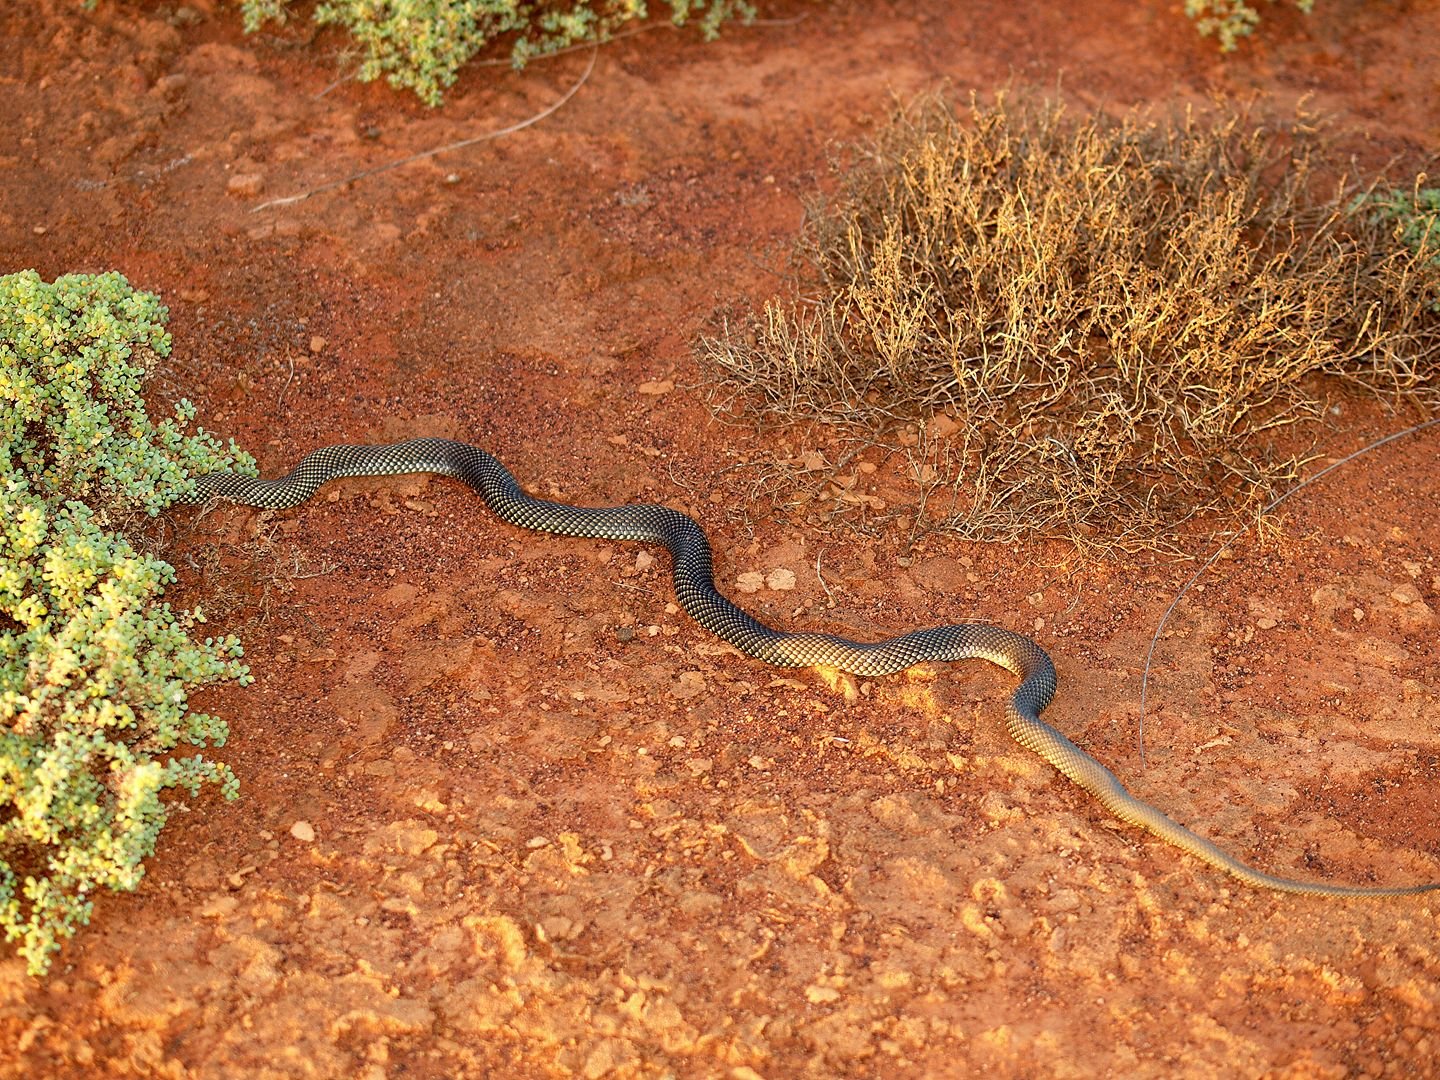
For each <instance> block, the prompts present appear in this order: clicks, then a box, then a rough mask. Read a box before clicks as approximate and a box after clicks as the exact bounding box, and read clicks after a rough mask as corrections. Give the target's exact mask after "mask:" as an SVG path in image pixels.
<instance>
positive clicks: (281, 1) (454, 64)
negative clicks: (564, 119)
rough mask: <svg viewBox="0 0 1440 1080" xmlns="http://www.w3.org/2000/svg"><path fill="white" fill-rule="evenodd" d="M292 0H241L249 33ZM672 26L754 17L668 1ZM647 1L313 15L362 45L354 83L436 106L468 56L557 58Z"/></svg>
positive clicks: (379, 8) (444, 2)
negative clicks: (497, 47) (498, 45)
mask: <svg viewBox="0 0 1440 1080" xmlns="http://www.w3.org/2000/svg"><path fill="white" fill-rule="evenodd" d="M290 3H291V0H241V3H240V8H241V11H242V13H243V15H244V19H245V29H246V30H247V31H254V30H258V29H259V28H260V27H261V26H262V25H263V24H264V23H266V22H267V21H272V20H273V21H277V22H282V21H284V19H285V17H286V13H287V9H288V7H289V5H290ZM666 6H667V7H669V9H670V18H671V21H672V22H674V23H675V24H676V25H677V26H679V25H683V24H685V23H687V22H689V21H691V20H692V19H693V20H697V21H698V24H699V27H700V32H701V33H702V34H703V35H704V36H705V37H706V38H707V39H710V38H713V37H715V36H716V35H717V34H718V33H719V29H720V25H721V24H722V23H724V22H725V21H726V20H727V19H732V18H742V19H751V18H754V15H755V9H754V7H753V6H752V5H751V4H749V3H747V2H746V0H666ZM646 15H647V10H646V3H645V0H562V2H536V0H385V2H383V3H376V2H375V0H324V2H322V3H320V4H319V5H317V6H316V8H315V16H314V17H315V21H316V22H317V23H319V24H321V25H339V26H343V27H345V28H346V29H347V30H348V31H349V32H350V34H351V36H352V37H353V38H354V39H355V41H356V43H357V44H358V45H359V46H360V49H361V54H362V59H361V61H360V69H359V71H358V72H357V77H358V78H359V79H360V80H361V81H362V82H370V81H372V80H374V79H378V78H380V77H382V76H384V77H385V78H386V79H387V80H388V81H389V83H390V85H391V86H394V87H396V88H409V89H411V90H414V91H415V93H416V94H418V95H419V96H420V98H421V99H422V100H423V101H425V102H426V103H427V104H429V105H438V104H440V101H441V99H442V96H443V93H444V90H445V88H446V87H449V86H452V85H454V83H455V79H456V76H457V74H458V72H459V71H460V68H461V67H463V66H464V65H465V63H466V61H468V60H469V59H470V58H471V57H472V56H474V55H475V54H476V53H478V52H479V51H480V50H481V49H483V48H484V47H485V46H486V45H487V44H489V42H491V41H492V40H494V39H495V38H497V37H500V36H502V35H504V34H509V33H515V34H518V37H517V38H516V39H515V43H514V45H513V47H512V48H511V51H510V58H511V61H512V62H513V63H514V64H515V66H516V67H523V66H524V64H525V62H526V61H527V60H531V59H533V58H535V57H537V56H543V55H544V54H546V53H550V52H555V51H556V50H558V49H562V48H565V47H566V46H568V45H572V44H574V43H576V42H580V41H603V40H605V39H606V38H608V37H609V36H610V35H611V34H612V33H614V31H615V29H616V28H617V27H619V26H620V25H621V24H622V23H626V22H630V21H632V20H637V19H644V18H645V17H646Z"/></svg>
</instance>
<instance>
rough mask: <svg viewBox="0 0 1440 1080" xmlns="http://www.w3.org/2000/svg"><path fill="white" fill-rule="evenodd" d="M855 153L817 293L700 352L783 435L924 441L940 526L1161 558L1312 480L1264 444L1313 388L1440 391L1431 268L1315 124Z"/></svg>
mask: <svg viewBox="0 0 1440 1080" xmlns="http://www.w3.org/2000/svg"><path fill="white" fill-rule="evenodd" d="M857 158H858V160H857V161H856V162H854V163H853V164H852V165H851V167H850V168H849V169H848V170H847V171H844V172H843V175H842V177H841V181H840V188H839V191H838V192H837V193H836V194H835V195H834V196H833V197H831V198H829V199H828V200H826V201H821V202H817V203H815V204H814V205H813V206H811V207H810V209H809V214H808V218H807V225H806V230H805V235H804V237H803V239H802V241H801V246H800V252H801V255H802V262H803V263H804V264H805V265H806V266H807V267H809V268H810V280H809V281H807V282H806V283H805V285H806V287H807V288H808V289H809V290H810V291H811V293H812V295H809V296H806V297H803V298H801V299H799V300H797V301H795V302H791V303H779V302H773V303H770V304H768V305H767V306H766V308H765V312H764V315H763V317H762V318H758V319H754V320H752V322H751V323H750V324H749V325H748V326H745V327H743V328H741V329H740V330H738V331H736V332H732V331H730V330H727V331H726V334H725V336H724V337H722V338H719V339H706V340H704V341H703V342H702V343H701V345H700V353H701V355H702V357H703V358H704V359H705V360H707V361H708V362H709V363H710V364H712V365H714V367H715V368H716V369H718V371H719V373H720V374H721V377H722V378H721V387H722V388H729V390H731V391H734V392H736V393H737V394H738V396H739V397H740V398H741V399H742V400H743V401H745V402H747V403H749V404H750V405H752V406H758V407H759V409H760V410H762V412H764V413H765V414H767V415H770V416H772V417H776V418H782V419H786V420H791V419H796V418H820V419H824V420H828V421H838V422H840V423H843V424H844V425H846V426H847V427H849V428H850V429H851V430H852V431H855V432H857V433H860V434H862V435H863V436H864V437H866V438H882V437H884V433H885V432H886V431H887V429H889V428H891V427H893V426H895V425H897V424H903V423H906V422H912V423H913V422H918V423H919V425H920V430H921V433H922V437H921V439H920V441H919V443H918V445H917V446H916V447H914V448H913V449H912V450H911V451H910V454H911V457H912V461H911V466H912V470H913V475H914V476H915V478H916V480H917V483H920V484H922V486H923V485H925V484H927V483H930V482H931V481H932V479H933V478H935V477H940V478H942V479H944V480H945V482H946V483H947V484H948V485H949V486H951V487H952V488H953V497H951V496H947V497H946V498H944V499H940V500H937V499H936V498H935V495H934V492H930V493H929V495H930V498H929V507H930V508H931V512H932V513H933V512H934V508H935V507H936V506H937V505H939V506H940V507H941V510H940V513H939V520H938V521H932V522H931V524H943V525H948V526H951V527H954V528H956V529H958V530H960V531H961V532H963V533H965V534H967V535H970V536H972V537H975V538H983V539H1005V538H1013V537H1015V536H1018V535H1020V534H1022V533H1028V532H1032V531H1033V532H1040V533H1045V534H1059V535H1065V536H1070V537H1074V538H1076V539H1079V540H1091V541H1095V542H1116V541H1120V542H1125V543H1127V544H1138V543H1152V542H1154V541H1156V540H1158V539H1160V538H1161V537H1163V535H1164V534H1165V533H1166V532H1167V531H1168V530H1170V529H1171V528H1173V527H1174V526H1175V525H1176V524H1178V523H1179V522H1180V521H1182V520H1184V519H1186V518H1189V517H1191V516H1192V515H1194V514H1196V513H1198V512H1202V511H1210V510H1222V511H1227V512H1230V513H1238V512H1241V511H1243V510H1245V509H1247V508H1250V507H1253V506H1254V505H1255V504H1257V503H1259V502H1261V501H1263V500H1264V499H1266V498H1267V496H1269V495H1270V494H1272V493H1273V492H1274V491H1275V490H1277V488H1278V487H1279V486H1282V485H1285V484H1287V483H1289V482H1291V481H1293V480H1294V479H1295V477H1296V475H1297V470H1298V468H1299V466H1300V464H1301V463H1302V460H1303V459H1302V458H1301V457H1299V456H1297V455H1296V454H1294V453H1282V452H1277V451H1276V450H1275V448H1274V446H1273V442H1272V436H1273V434H1274V432H1275V429H1277V428H1281V427H1284V426H1286V425H1292V424H1296V423H1298V422H1300V421H1310V420H1314V419H1316V418H1318V417H1319V416H1320V415H1321V413H1322V410H1323V408H1324V405H1325V395H1326V393H1327V392H1328V389H1329V387H1327V384H1326V381H1325V380H1324V379H1323V378H1321V377H1322V376H1332V377H1334V378H1336V379H1340V380H1345V381H1349V382H1352V383H1358V384H1361V385H1363V386H1365V387H1367V388H1370V389H1373V390H1375V391H1379V392H1383V393H1386V394H1412V395H1417V396H1418V397H1419V399H1420V400H1423V401H1424V402H1426V403H1427V407H1428V408H1433V407H1434V405H1435V403H1436V401H1437V398H1440V391H1437V383H1440V379H1437V372H1440V318H1437V316H1436V313H1435V312H1434V311H1433V310H1432V309H1431V306H1430V304H1429V303H1428V302H1427V297H1433V296H1434V295H1436V292H1435V288H1436V283H1437V280H1440V270H1437V267H1436V265H1435V264H1434V262H1433V261H1432V260H1433V257H1434V254H1435V252H1434V251H1426V250H1415V249H1412V248H1410V247H1406V246H1405V245H1403V244H1399V243H1396V242H1395V239H1394V237H1392V236H1391V230H1390V228H1389V227H1388V226H1386V225H1384V224H1383V223H1381V222H1378V221H1376V220H1374V219H1373V215H1372V216H1371V217H1369V218H1367V217H1365V216H1363V215H1361V216H1354V215H1352V214H1351V213H1350V211H1349V209H1348V208H1350V207H1353V206H1355V205H1357V202H1356V197H1355V187H1354V185H1353V184H1351V183H1348V182H1347V181H1345V180H1344V179H1338V180H1337V179H1336V178H1335V174H1334V172H1333V171H1329V172H1328V173H1327V175H1328V179H1325V180H1322V171H1323V170H1327V169H1328V165H1327V163H1326V162H1325V161H1324V156H1323V153H1322V143H1321V141H1320V140H1319V138H1318V137H1317V136H1316V135H1315V133H1314V129H1313V128H1312V127H1308V126H1306V125H1304V124H1303V123H1297V124H1296V125H1294V126H1292V127H1290V128H1289V129H1287V130H1283V131H1269V130H1266V129H1263V128H1260V127H1257V126H1255V125H1253V124H1251V123H1250V122H1249V121H1248V120H1247V119H1246V117H1244V116H1243V115H1241V114H1238V113H1235V112H1225V113H1221V112H1218V111H1217V112H1216V113H1213V114H1208V115H1203V116H1201V115H1196V114H1193V113H1187V114H1186V115H1185V116H1184V117H1183V119H1181V120H1179V121H1176V122H1161V121H1151V120H1147V119H1145V118H1143V117H1141V116H1138V115H1133V114H1132V115H1129V116H1126V117H1125V118H1123V119H1120V120H1112V119H1109V118H1107V117H1105V116H1103V115H1101V114H1095V115H1090V116H1086V117H1081V118H1075V117H1072V116H1070V114H1069V113H1067V112H1066V110H1065V109H1064V108H1063V107H1061V106H1059V105H1055V104H1051V103H1021V104H1018V105H1017V104H1012V103H1011V102H1008V101H1006V100H1005V99H1004V98H1003V97H1002V98H1000V99H998V100H997V101H996V103H995V104H994V105H992V106H981V105H978V104H975V103H973V102H972V104H971V107H970V109H969V110H968V115H965V116H963V117H961V116H958V115H957V114H956V113H955V111H954V110H952V109H951V108H950V107H948V106H947V105H945V104H944V103H942V102H941V101H940V100H939V99H935V98H927V99H924V100H922V101H921V102H919V103H918V104H916V105H914V106H911V107H909V108H906V109H903V110H901V111H900V112H899V113H898V114H897V115H896V116H895V117H894V119H893V120H892V122H891V123H890V124H889V126H888V127H887V128H886V129H885V130H884V131H883V132H882V133H881V134H880V135H879V137H878V138H877V139H876V140H875V141H874V143H873V144H872V145H870V146H868V147H866V148H864V149H862V150H861V151H859V153H858V155H857ZM720 393H721V395H722V396H723V394H724V393H725V391H724V389H721V390H720ZM942 413H943V414H945V415H946V417H947V419H945V420H943V421H939V422H937V419H938V416H939V414H942ZM952 421H953V422H952ZM939 432H943V433H946V437H943V438H941V437H937V433H939ZM927 433H928V435H929V436H930V437H926V436H927Z"/></svg>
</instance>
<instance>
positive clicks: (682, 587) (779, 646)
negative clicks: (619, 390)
mask: <svg viewBox="0 0 1440 1080" xmlns="http://www.w3.org/2000/svg"><path fill="white" fill-rule="evenodd" d="M406 473H438V474H440V475H442V476H450V477H454V478H456V479H459V480H463V481H464V482H465V483H467V484H469V485H470V486H471V487H472V488H474V489H475V490H476V491H477V492H479V493H480V495H481V497H482V498H483V499H484V500H485V503H486V505H488V506H489V507H490V509H491V510H492V511H493V512H494V513H495V514H496V516H498V517H499V518H501V519H502V520H504V521H506V522H509V523H510V524H512V525H519V526H520V527H522V528H525V529H533V530H535V531H537V532H547V533H555V534H557V535H560V536H585V537H595V538H601V539H606V540H631V541H638V542H642V543H654V544H663V545H664V546H665V547H666V548H668V549H669V551H670V555H671V557H672V559H673V560H674V583H675V596H676V599H677V600H679V602H680V606H681V607H683V608H684V609H685V611H686V613H687V614H688V615H689V616H690V617H691V618H692V619H694V620H695V621H696V622H697V623H699V624H700V625H701V626H702V627H704V628H705V629H706V630H708V631H710V632H711V633H712V634H715V635H716V636H717V637H720V638H723V639H724V640H725V641H728V642H729V643H730V644H732V645H734V646H735V647H736V648H737V649H739V650H740V651H741V652H743V653H746V654H747V655H749V656H753V657H755V658H756V659H757V660H763V661H764V662H765V663H767V664H773V665H775V666H776V667H784V668H797V667H811V666H816V665H820V666H827V667H832V668H837V669H839V670H841V671H847V672H850V673H851V674H854V675H869V676H874V675H888V674H891V673H893V672H897V671H902V670H904V669H905V668H908V667H910V666H911V665H913V664H918V663H922V662H928V661H941V660H967V659H978V660H988V661H990V662H991V663H992V664H998V665H999V666H1000V667H1003V668H1005V669H1006V670H1007V671H1010V672H1012V673H1013V674H1015V675H1017V676H1019V678H1020V685H1019V686H1018V687H1016V689H1015V693H1014V694H1013V695H1012V696H1011V698H1010V702H1009V706H1008V708H1007V710H1006V719H1007V725H1008V728H1009V731H1010V734H1011V736H1012V737H1013V738H1014V739H1015V741H1016V742H1018V743H1019V744H1020V745H1021V746H1023V747H1025V748H1026V749H1027V750H1031V751H1034V752H1035V753H1036V754H1038V755H1039V756H1040V757H1042V758H1044V759H1045V760H1046V761H1048V762H1049V763H1050V764H1051V765H1053V766H1055V768H1057V769H1059V770H1060V772H1062V773H1064V774H1065V775H1066V776H1067V777H1069V778H1070V779H1071V780H1072V781H1074V782H1075V783H1076V784H1078V785H1079V786H1080V787H1082V788H1084V789H1085V790H1086V791H1088V792H1089V793H1090V794H1091V795H1093V796H1094V797H1095V798H1096V799H1098V800H1099V801H1100V802H1101V803H1102V804H1103V805H1104V806H1105V808H1106V809H1107V810H1109V811H1110V812H1111V813H1112V814H1114V815H1115V816H1116V817H1118V818H1120V819H1121V820H1122V821H1127V822H1129V823H1130V824H1132V825H1138V826H1140V827H1141V828H1144V829H1148V830H1150V831H1151V832H1152V833H1154V834H1155V835H1157V836H1159V837H1160V838H1161V839H1163V840H1167V841H1169V842H1170V843H1172V844H1174V845H1175V846H1176V847H1178V848H1180V849H1181V850H1183V851H1187V852H1189V853H1190V854H1192V855H1194V856H1196V857H1197V858H1200V859H1202V860H1204V861H1205V862H1207V863H1209V864H1210V865H1211V866H1215V867H1218V868H1219V869H1221V870H1224V871H1226V872H1227V873H1229V874H1232V875H1233V876H1235V877H1236V878H1239V879H1240V880H1241V881H1243V882H1245V883H1246V884H1248V885H1255V886H1259V887H1262V888H1268V889H1279V890H1281V891H1284V892H1294V893H1314V894H1321V895H1326V896H1403V895H1407V894H1412V893H1422V892H1428V891H1430V890H1432V889H1440V884H1436V885H1415V886H1408V887H1393V888H1387V887H1378V888H1377V887H1364V886H1349V885H1329V884H1320V883H1311V882H1304V881H1294V880H1292V879H1290V878H1284V877H1277V876H1275V875H1274V874H1267V873H1264V872H1263V871H1260V870H1256V869H1254V868H1253V867H1250V866H1247V865H1245V864H1244V863H1242V862H1240V861H1239V860H1238V859H1236V858H1235V857H1234V856H1233V855H1230V854H1229V853H1228V852H1226V851H1223V850H1222V849H1220V848H1219V847H1217V846H1216V845H1215V844H1213V843H1211V842H1210V841H1209V840H1206V839H1205V838H1204V837H1202V836H1199V835H1197V834H1195V833H1193V832H1191V831H1190V830H1189V829H1187V828H1186V827H1185V826H1183V825H1181V824H1179V823H1178V822H1176V821H1173V820H1171V819H1170V818H1169V817H1167V816H1166V815H1165V814H1163V813H1161V812H1160V811H1159V810H1157V809H1156V808H1155V807H1153V806H1151V805H1150V804H1149V803H1147V802H1144V801H1143V800H1141V799H1137V798H1136V797H1135V796H1134V795H1132V794H1130V792H1129V791H1127V790H1126V788H1125V786H1124V785H1123V784H1121V783H1120V781H1119V779H1117V778H1116V776H1115V774H1114V773H1112V772H1111V771H1110V770H1109V769H1107V768H1105V766H1103V765H1101V764H1100V762H1098V761H1096V760H1095V759H1094V758H1093V757H1091V756H1090V755H1089V754H1087V753H1086V752H1085V751H1084V750H1081V749H1080V748H1079V747H1078V746H1076V745H1075V744H1074V743H1073V742H1071V741H1070V740H1069V739H1067V738H1066V737H1065V736H1064V735H1062V734H1061V733H1060V732H1059V731H1057V730H1055V728H1053V727H1051V726H1050V725H1049V724H1047V723H1045V721H1043V720H1041V719H1040V713H1041V712H1042V711H1043V710H1044V708H1045V706H1047V705H1048V704H1050V700H1051V698H1053V697H1054V696H1055V690H1056V687H1057V682H1056V678H1055V666H1054V665H1053V664H1052V663H1051V661H1050V657H1049V656H1048V655H1047V654H1046V652H1045V650H1044V649H1042V648H1040V646H1039V645H1037V644H1035V642H1033V641H1031V640H1030V639H1029V638H1027V637H1025V636H1023V635H1021V634H1016V633H1013V632H1012V631H1009V630H1002V629H999V628H998V627H994V626H983V625H979V624H962V625H952V626H939V627H934V628H932V629H928V630H912V631H911V632H910V633H907V634H901V635H899V636H898V637H893V638H889V639H888V640H885V641H877V642H869V643H867V642H859V641H851V640H849V639H848V638H843V637H837V636H835V635H832V634H817V633H787V632H785V631H783V630H775V629H773V628H772V627H769V626H766V625H765V624H764V623H762V622H760V621H759V620H758V619H756V618H755V617H754V616H752V615H750V614H749V613H748V612H745V611H743V610H741V609H740V608H738V607H736V606H735V605H734V604H732V603H731V602H730V601H729V600H727V599H725V597H723V596H721V595H720V593H719V591H718V590H717V589H716V588H715V579H714V573H713V568H712V564H711V555H710V544H709V542H708V541H707V540H706V538H705V533H704V531H703V530H702V529H701V528H700V526H699V525H698V524H696V522H695V521H694V520H692V519H691V518H689V517H687V516H686V515H684V514H682V513H680V512H679V511H677V510H671V509H670V508H669V507H665V506H653V505H641V504H636V505H630V506H613V507H606V508H603V509H590V508H585V507H578V506H569V505H567V504H565V503H557V502H548V501H546V500H543V499H536V498H532V497H531V496H529V495H527V494H525V492H524V491H523V490H521V488H520V485H519V484H518V483H517V482H516V480H515V477H514V476H512V475H511V474H510V472H509V470H508V469H506V468H505V466H503V465H501V464H500V462H499V461H497V460H496V459H495V458H494V457H493V456H492V455H491V454H489V453H487V452H486V451H484V450H481V449H480V448H479V447H476V446H471V445H469V444H468V443H462V442H455V441H453V440H450V439H411V440H410V441H408V442H402V443H395V444H393V445H390V446H327V447H324V448H322V449H319V450H315V451H313V452H312V453H310V454H307V455H306V456H305V458H304V459H303V460H302V461H301V462H300V464H299V465H297V466H295V469H294V471H293V472H291V473H290V475H288V476H285V477H282V478H280V479H278V480H256V479H253V478H251V477H247V476H239V475H236V474H234V473H212V474H209V475H206V476H200V477H197V478H196V480H195V490H194V493H193V494H192V495H190V496H188V497H187V498H186V499H185V500H184V501H187V502H195V503H199V502H204V501H206V500H208V499H211V498H221V499H228V500H230V501H232V502H237V503H241V504H243V505H245V506H255V507H263V508H267V509H275V510H279V509H284V508H287V507H291V506H295V505H297V504H299V503H302V502H304V501H305V500H307V499H309V498H310V496H312V495H313V494H314V493H315V491H316V490H317V489H318V488H319V487H320V485H322V484H324V483H325V482H326V481H328V480H335V479H339V478H341V477H347V476H398V475H402V474H406Z"/></svg>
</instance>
